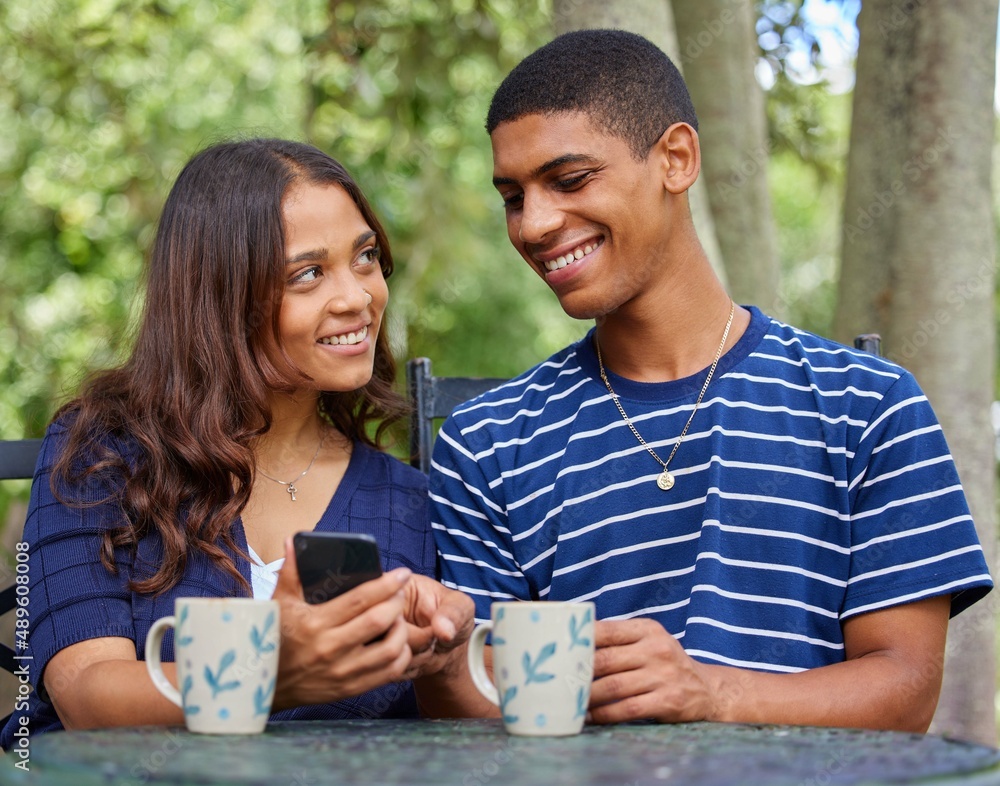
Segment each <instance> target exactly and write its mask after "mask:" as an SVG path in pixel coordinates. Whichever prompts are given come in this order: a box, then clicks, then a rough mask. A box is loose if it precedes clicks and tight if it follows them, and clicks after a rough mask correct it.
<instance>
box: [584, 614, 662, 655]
mask: <svg viewBox="0 0 1000 786" xmlns="http://www.w3.org/2000/svg"><path fill="white" fill-rule="evenodd" d="M650 624H652V625H655V626H656V627H657V628H659V627H660V624H659V623H658V622H655V621H654V620H650V619H634V620H598V621H597V622H595V623H594V646H596V647H598V648H600V647H620V646H622V645H624V644H632V643H633V642H636V641H639V640H640V639H642V638H643V636H645V635H647V634H648V633H649V632H650Z"/></svg>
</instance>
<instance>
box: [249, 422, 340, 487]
mask: <svg viewBox="0 0 1000 786" xmlns="http://www.w3.org/2000/svg"><path fill="white" fill-rule="evenodd" d="M325 439H326V434H325V433H324V434H323V436H322V437H320V438H319V444H318V445H317V446H316V452H315V453H313V457H312V461H310V462H309V466H308V467H306V468H305V469H304V470H302V472H301V473H299V474H298V475H296V476H295V477H294V478H292V479H291V480H278V479H277V478H272V477H271V476H270V475H268V474H267V473H266V472H265V471H264V470H262V469H261V468H260V467H257V471H258V472H259V473H260V474H261V475H263V476H264V477H265V478H267V479H268V480H273V481H274V482H275V483H280V484H281V485H282V486H285V487H286V488H285V491H287V492H288V496H290V497H291V501H292V502H295V495H296V494H298V493H299V490H298V489H297V488H295V481H297V480H301V479H302V478H304V477H305V476H306V473H307V472H308V471H309V470H311V469H312V468H313V464H315V463H316V458H317V457H318V456H319V451H320V449H321V448H322V447H323V440H325Z"/></svg>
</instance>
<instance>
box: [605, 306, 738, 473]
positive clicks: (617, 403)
mask: <svg viewBox="0 0 1000 786" xmlns="http://www.w3.org/2000/svg"><path fill="white" fill-rule="evenodd" d="M735 313H736V303H735V302H734V301H733V300H730V301H729V319H728V320H726V329H725V331H724V332H723V334H722V342H721V343H720V344H719V349H718V350H717V351H716V353H715V360H713V361H712V367H711V368H710V369H709V370H708V376H707V377H705V384H704V385H702V386H701V392H700V393H699V394H698V399H697V400H696V401H695V402H694V409H692V410H691V416H690V417H689V418H688V419H687V423H685V424H684V428H683V429H682V430H681V435H680V436H679V437H677V441H676V442H675V443H674V449H673V450H671V451H670V455H669V456H667V460H666V461H664V460H663V459H661V458H660V457H659V456H658V455H656V451H655V450H653V449H652V448H651V447H650V446H649V445H648V444H647V443H646V440H644V439H643V438H642V434H640V433H639V431H638V429H636V427H635V425H634V424H633V423H632V421H631V420H629V416H628V415H626V414H625V409H624V407H622V403H621V402H620V401H619V400H618V394H617V393H615V390H614V388H612V387H611V382H610V381H608V375H607V374H605V373H604V361H603V360H602V359H601V342H600V341H598V340H597V336H596V335H595V336H594V343H595V344H596V345H597V365H598V366H599V367H600V370H601V379H602V380H603V381H604V385H605V387H607V389H608V393H610V394H611V400H612V401H614V402H615V406H616V407H618V411H619V412H620V413H621V416H622V420H624V421H625V425H626V426H628V427H629V429H631V431H632V433H633V434H634V435H635V438H636V439H637V440H639V444H640V445H642V446H643V447H644V448H645V449H646V450H647V451H648V452H649V455H650V456H652V457H653V458H655V459H656V460H657V462H658V463H659V464H660V466H662V467H663V472H661V473H660V475H659V476H658V477H657V478H656V485H657V486H659V487H660V488H661V489H663V490H664V491H670V489H672V488H673V487H674V482H675V481H674V476H673V475H672V474H671V473H670V470H668V469H667V465H668V464H670V460H671V459H672V458H673V457H674V454H675V453H677V448H679V447H680V446H681V442H683V441H684V437H685V435H686V434H687V433H688V429H689V428H690V427H691V421H692V420H694V416H695V413H696V412H697V411H698V405H699V404H701V400H702V399H703V398H704V397H705V391H706V390H707V389H708V383H709V382H711V381H712V375H713V374H714V373H715V367H716V366H717V365H719V358H720V357H722V348H723V347H725V346H726V339H727V338H729V328H731V327H732V326H733V315H734V314H735Z"/></svg>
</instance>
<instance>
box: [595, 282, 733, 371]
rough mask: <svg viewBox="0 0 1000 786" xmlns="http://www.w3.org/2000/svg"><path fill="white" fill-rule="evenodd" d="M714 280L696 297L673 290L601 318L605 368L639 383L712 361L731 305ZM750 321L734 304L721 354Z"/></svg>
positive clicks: (599, 326) (699, 367)
mask: <svg viewBox="0 0 1000 786" xmlns="http://www.w3.org/2000/svg"><path fill="white" fill-rule="evenodd" d="M706 283H707V282H706ZM714 283H715V285H714V286H706V287H704V288H700V291H699V292H698V293H697V296H694V295H693V294H691V293H684V292H673V293H671V296H670V297H669V298H663V299H658V298H655V297H644V298H643V301H642V302H636V301H633V302H631V303H627V304H625V305H623V306H622V307H621V308H620V309H618V311H616V312H615V313H613V314H609V315H607V316H605V317H602V318H600V319H598V320H597V334H596V338H597V341H598V342H599V343H600V347H601V354H602V356H603V362H604V366H605V368H607V369H609V370H610V371H613V372H614V373H615V374H617V375H618V376H622V377H625V378H627V379H631V380H635V381H636V382H669V381H672V380H675V379H683V378H684V377H688V376H691V375H692V374H696V373H698V372H699V371H701V370H702V369H704V368H707V367H708V366H710V365H711V364H712V361H713V360H714V359H715V357H716V354H717V353H718V352H719V348H720V342H721V341H722V336H723V333H724V331H725V328H726V324H727V321H728V319H729V314H730V308H731V307H732V300H731V299H730V297H729V295H728V294H727V293H726V291H725V290H724V289H723V288H722V286H721V284H719V283H718V281H715V282H714ZM651 294H652V293H651ZM749 323H750V314H749V312H747V311H746V310H745V309H742V308H740V307H739V306H736V308H735V311H734V312H733V321H732V325H731V326H730V329H729V335H728V336H727V338H726V342H725V346H724V347H723V348H722V354H725V352H726V351H727V350H728V349H730V348H731V347H732V346H734V345H735V344H736V342H737V341H738V340H739V338H740V336H742V335H743V332H744V331H745V330H746V328H747V325H749Z"/></svg>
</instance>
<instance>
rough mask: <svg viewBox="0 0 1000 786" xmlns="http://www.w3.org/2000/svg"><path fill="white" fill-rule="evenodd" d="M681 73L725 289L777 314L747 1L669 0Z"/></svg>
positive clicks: (764, 136)
mask: <svg viewBox="0 0 1000 786" xmlns="http://www.w3.org/2000/svg"><path fill="white" fill-rule="evenodd" d="M673 11H674V17H675V19H676V23H677V36H678V38H679V40H680V51H681V60H682V62H683V64H684V76H685V79H686V80H687V83H688V88H689V89H690V90H691V97H692V98H693V99H694V105H695V109H696V110H697V112H698V121H699V125H700V129H699V134H700V136H701V143H702V145H701V149H702V172H703V180H704V181H705V184H706V186H707V188H708V198H709V203H710V204H711V207H712V215H713V217H714V219H715V232H716V236H717V237H718V240H719V248H720V249H721V251H722V259H723V261H724V262H725V267H726V273H727V276H728V279H729V286H730V291H731V293H732V295H733V297H734V298H735V299H736V300H737V302H739V303H754V304H756V305H759V306H760V307H761V308H762V309H763V310H764V311H767V312H769V313H771V314H774V315H776V316H781V315H782V308H781V303H780V302H779V300H778V278H779V275H780V264H779V259H778V251H777V241H776V239H775V234H776V233H775V228H774V218H773V216H772V214H771V196H770V192H769V190H768V181H767V161H768V156H769V155H770V141H769V138H768V133H767V117H766V114H765V111H764V94H763V91H762V90H761V88H760V85H759V84H758V83H757V79H756V76H755V75H754V68H755V66H756V59H757V35H756V31H755V23H756V18H757V17H756V13H755V11H754V4H753V2H752V0H673Z"/></svg>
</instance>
